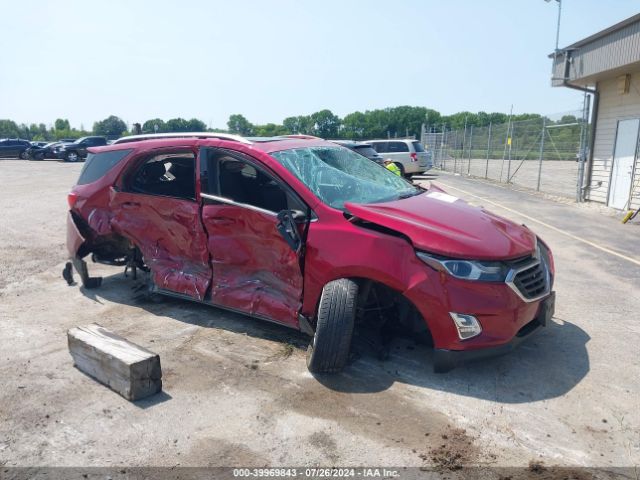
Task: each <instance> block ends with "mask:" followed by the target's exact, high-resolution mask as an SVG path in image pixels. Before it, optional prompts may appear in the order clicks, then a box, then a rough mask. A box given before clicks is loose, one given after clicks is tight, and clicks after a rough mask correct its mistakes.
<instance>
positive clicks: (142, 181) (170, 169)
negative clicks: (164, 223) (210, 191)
mask: <svg viewBox="0 0 640 480" xmlns="http://www.w3.org/2000/svg"><path fill="white" fill-rule="evenodd" d="M195 165H196V160H195V155H194V154H193V153H191V152H185V153H177V154H163V155H155V156H153V157H151V158H149V159H148V160H147V161H145V162H144V164H143V165H142V166H141V167H140V168H139V170H138V171H137V172H136V174H135V176H134V177H133V181H132V184H131V189H132V190H133V191H134V192H138V193H145V194H148V195H161V196H165V197H176V198H184V199H190V200H193V199H195V197H196V187H195Z"/></svg>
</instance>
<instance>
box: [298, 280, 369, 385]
mask: <svg viewBox="0 0 640 480" xmlns="http://www.w3.org/2000/svg"><path fill="white" fill-rule="evenodd" d="M357 300H358V284H357V283H356V282H354V281H353V280H349V279H347V278H341V279H339V280H334V281H332V282H329V283H327V284H326V285H325V286H324V288H323V289H322V296H321V297H320V305H319V307H318V320H317V322H316V331H315V335H314V336H313V340H312V341H311V344H310V345H309V348H308V349H307V368H308V369H309V371H310V372H312V373H336V372H339V371H340V370H342V369H343V368H344V366H345V365H346V363H347V360H348V359H349V351H350V350H351V337H352V336H353V326H354V322H355V317H356V308H357V304H358V302H357Z"/></svg>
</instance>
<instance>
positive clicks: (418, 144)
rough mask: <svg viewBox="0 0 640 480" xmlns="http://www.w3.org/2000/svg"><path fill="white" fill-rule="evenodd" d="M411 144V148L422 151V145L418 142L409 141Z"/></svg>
mask: <svg viewBox="0 0 640 480" xmlns="http://www.w3.org/2000/svg"><path fill="white" fill-rule="evenodd" d="M411 143H412V144H413V149H414V150H415V151H416V152H424V147H423V146H422V144H421V143H420V142H411Z"/></svg>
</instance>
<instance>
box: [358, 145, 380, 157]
mask: <svg viewBox="0 0 640 480" xmlns="http://www.w3.org/2000/svg"><path fill="white" fill-rule="evenodd" d="M354 150H355V151H356V152H358V153H359V154H360V155H364V156H365V157H368V158H371V157H377V156H378V152H376V151H375V150H374V149H373V148H372V147H370V146H368V145H367V146H364V147H355V148H354Z"/></svg>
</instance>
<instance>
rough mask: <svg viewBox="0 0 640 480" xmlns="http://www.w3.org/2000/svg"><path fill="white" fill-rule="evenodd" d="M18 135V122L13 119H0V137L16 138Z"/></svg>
mask: <svg viewBox="0 0 640 480" xmlns="http://www.w3.org/2000/svg"><path fill="white" fill-rule="evenodd" d="M19 136H20V131H19V129H18V124H16V122H14V121H13V120H8V119H7V120H0V138H6V137H11V138H16V137H19Z"/></svg>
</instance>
